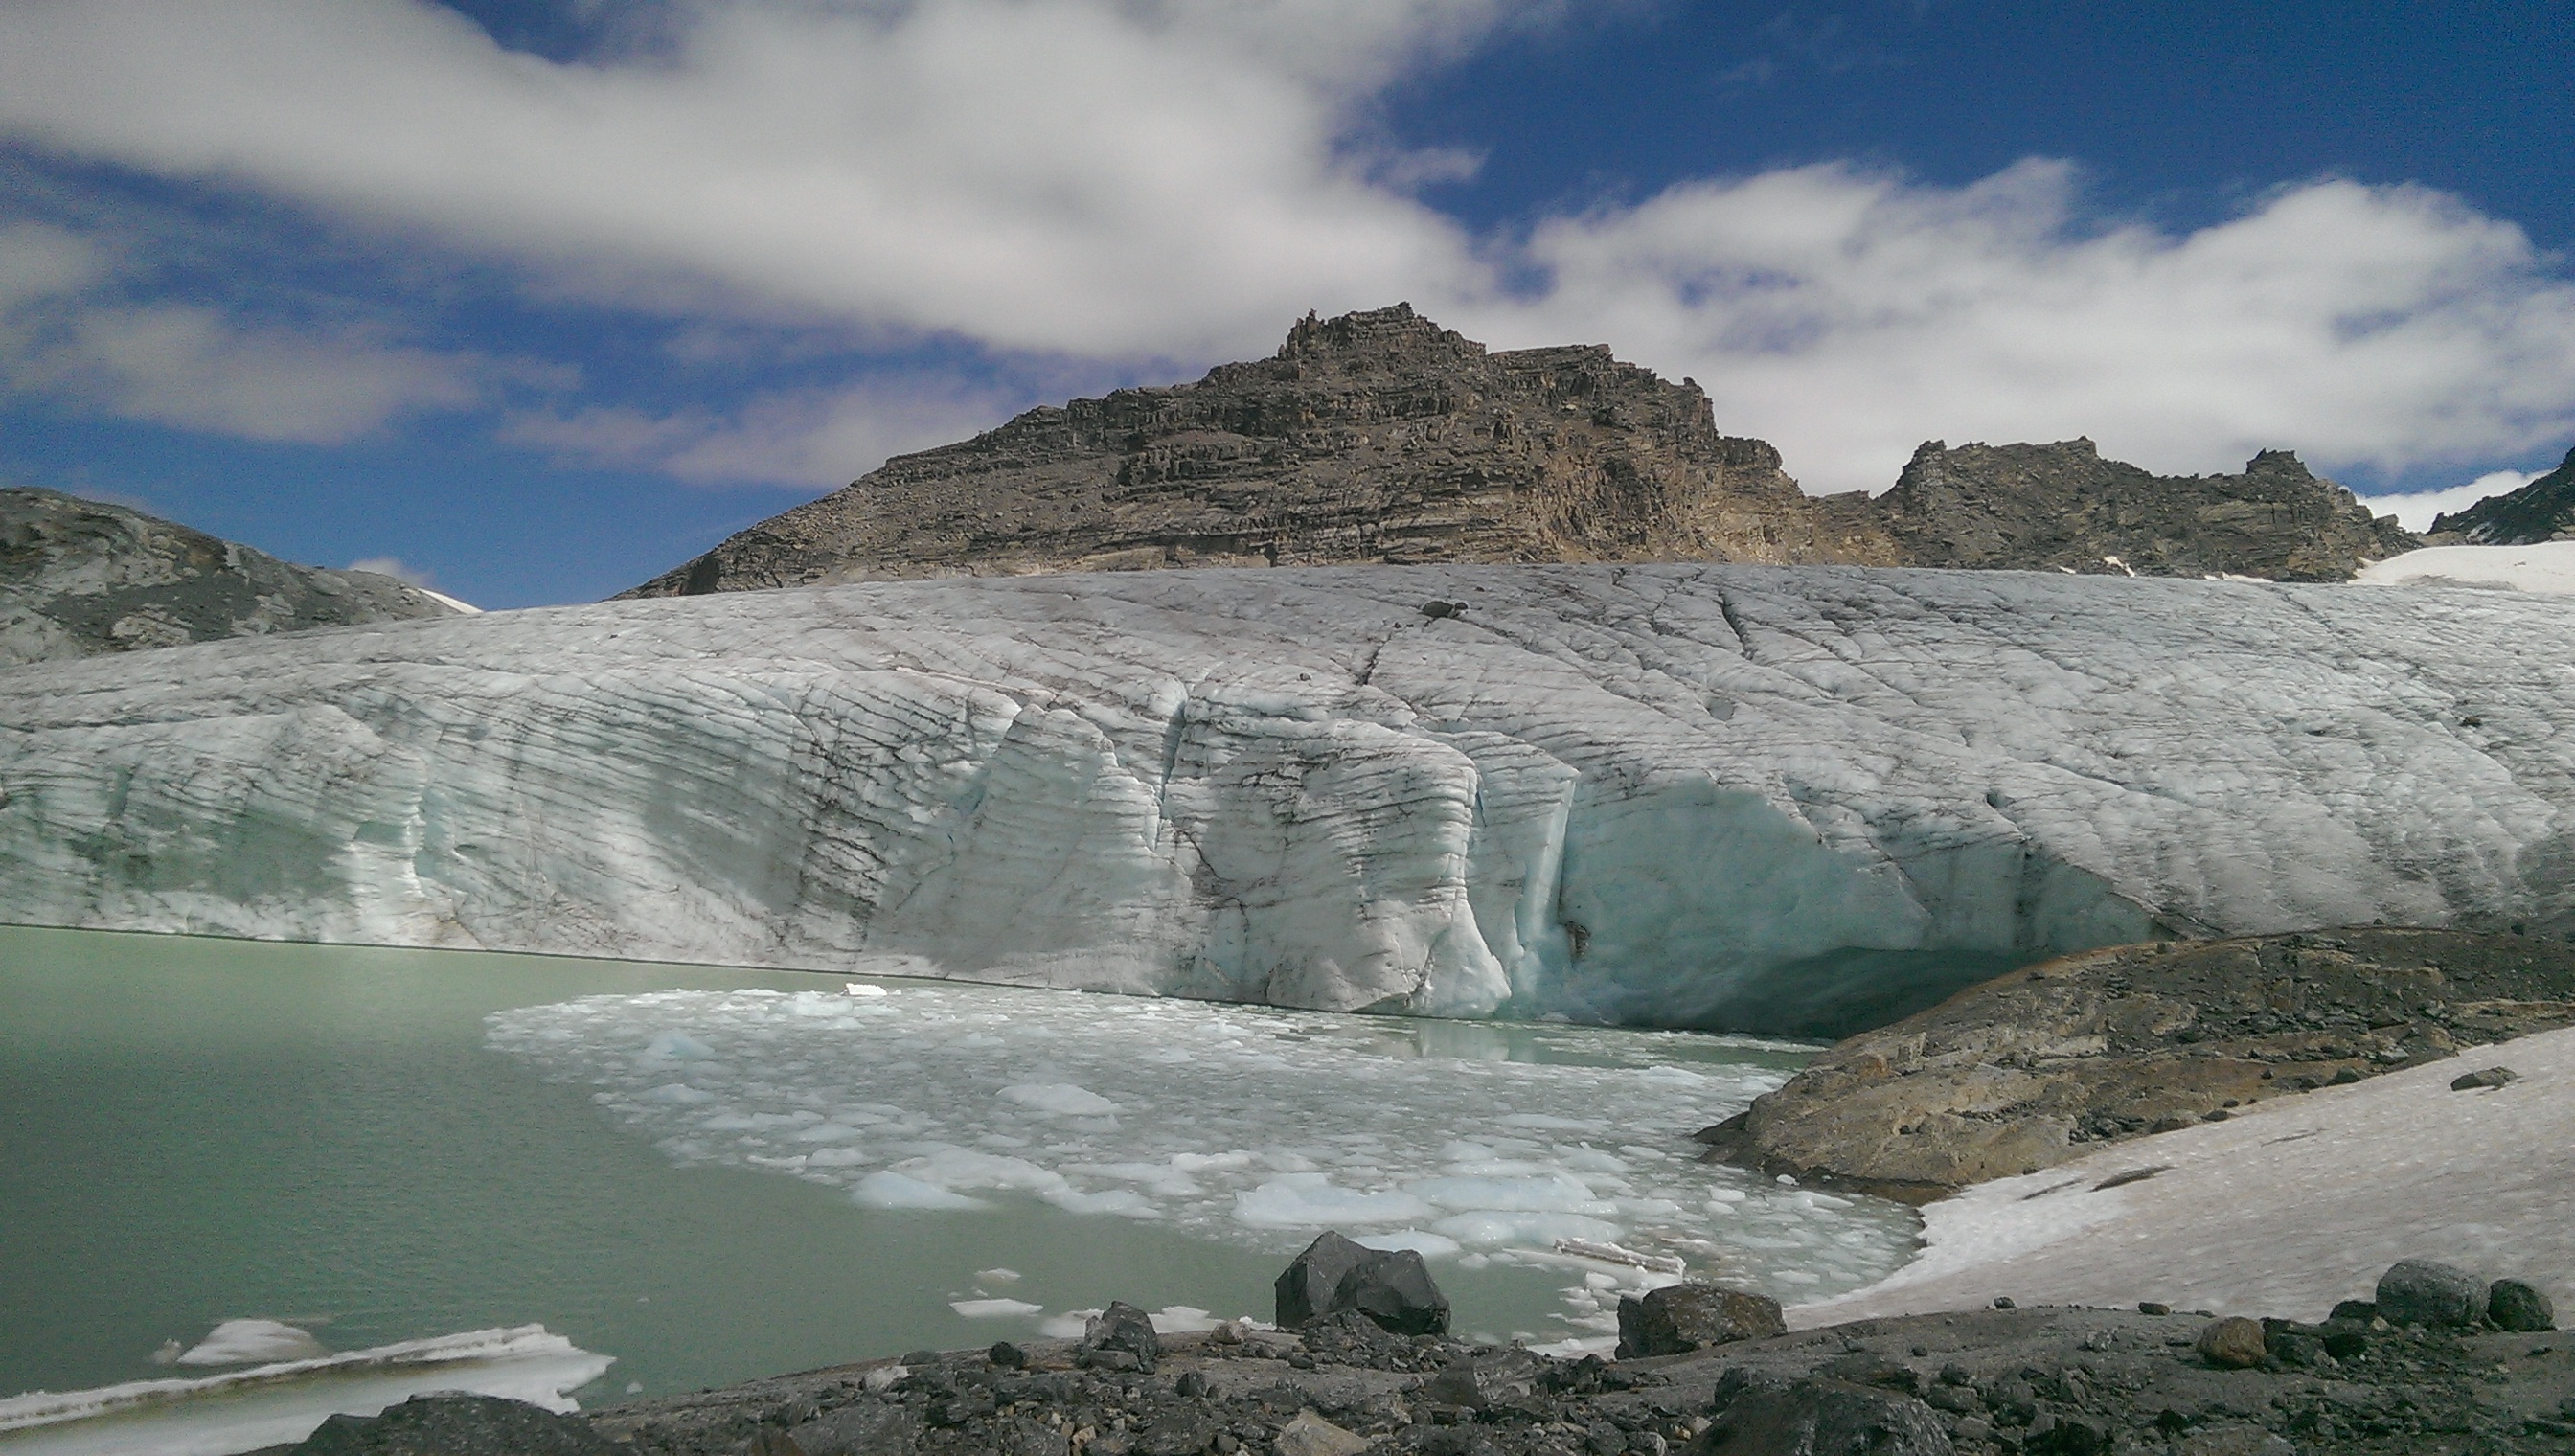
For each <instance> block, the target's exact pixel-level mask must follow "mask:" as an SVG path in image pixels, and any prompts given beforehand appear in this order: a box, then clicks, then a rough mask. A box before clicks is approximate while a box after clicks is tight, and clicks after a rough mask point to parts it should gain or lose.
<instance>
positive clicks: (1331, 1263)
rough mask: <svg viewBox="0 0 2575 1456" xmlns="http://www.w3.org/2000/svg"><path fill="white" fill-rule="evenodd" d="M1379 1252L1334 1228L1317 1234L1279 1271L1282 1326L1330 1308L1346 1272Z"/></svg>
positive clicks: (1290, 1326)
mask: <svg viewBox="0 0 2575 1456" xmlns="http://www.w3.org/2000/svg"><path fill="white" fill-rule="evenodd" d="M1375 1254H1376V1250H1374V1249H1371V1248H1366V1247H1363V1246H1361V1245H1359V1244H1356V1243H1353V1242H1351V1241H1350V1240H1349V1239H1346V1238H1343V1237H1342V1236H1341V1235H1340V1234H1339V1233H1337V1232H1335V1231H1334V1230H1331V1229H1325V1230H1324V1231H1323V1232H1321V1233H1320V1234H1317V1235H1315V1237H1314V1241H1313V1242H1312V1243H1309V1244H1307V1245H1305V1251H1304V1252H1303V1253H1300V1254H1298V1255H1297V1256H1296V1257H1295V1258H1294V1259H1292V1260H1290V1261H1289V1262H1288V1264H1287V1268H1285V1269H1283V1270H1281V1271H1280V1272H1279V1278H1278V1280H1277V1282H1276V1283H1275V1284H1274V1286H1273V1293H1274V1294H1275V1295H1276V1298H1277V1306H1278V1325H1279V1327H1280V1328H1281V1329H1283V1330H1292V1329H1294V1328H1296V1327H1297V1326H1299V1325H1301V1324H1303V1323H1304V1322H1305V1321H1307V1320H1309V1319H1312V1318H1313V1317H1314V1316H1316V1315H1318V1314H1321V1313H1323V1312H1324V1311H1326V1310H1328V1309H1330V1308H1331V1307H1332V1296H1333V1295H1334V1294H1336V1293H1338V1292H1339V1291H1340V1287H1341V1278H1342V1276H1343V1275H1346V1274H1348V1273H1349V1272H1350V1271H1351V1270H1353V1269H1356V1268H1357V1267H1358V1266H1359V1265H1361V1264H1364V1263H1366V1262H1367V1261H1368V1260H1369V1259H1370V1258H1372V1257H1374V1256H1375Z"/></svg>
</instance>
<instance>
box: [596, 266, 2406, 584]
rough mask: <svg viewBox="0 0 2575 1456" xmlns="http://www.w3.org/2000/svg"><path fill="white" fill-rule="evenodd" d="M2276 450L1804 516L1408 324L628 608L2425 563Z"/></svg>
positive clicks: (1216, 383) (881, 494) (1201, 391)
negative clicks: (1275, 585) (1683, 569)
mask: <svg viewBox="0 0 2575 1456" xmlns="http://www.w3.org/2000/svg"><path fill="white" fill-rule="evenodd" d="M2418 544H2419V543H2417V542H2416V541H2415V540H2414V538H2412V537H2411V536H2408V535H2406V534H2405V533H2404V532H2403V531H2401V530H2399V529H2398V528H2397V527H2396V524H2395V522H2394V520H2393V519H2392V518H2391V519H2387V520H2380V521H2373V520H2372V519H2371V517H2370V515H2369V513H2368V511H2367V510H2365V509H2363V508H2362V507H2361V506H2360V505H2359V504H2358V503H2356V502H2355V501H2354V500H2353V499H2352V496H2351V494H2350V493H2349V492H2347V491H2345V490H2343V489H2342V488H2341V487H2339V486H2336V485H2334V484H2333V483H2332V482H2330V481H2322V480H2318V479H2316V478H2315V477H2314V476H2312V475H2309V474H2308V473H2307V470H2306V467H2304V466H2302V465H2300V464H2299V463H2298V461H2297V459H2296V457H2294V456H2291V455H2288V454H2285V453H2280V452H2270V453H2265V454H2263V455H2260V456H2256V457H2255V458H2254V460H2253V462H2252V464H2251V465H2249V466H2247V467H2246V469H2245V471H2244V473H2243V474H2242V475H2235V476H2194V477H2165V476H2154V475H2149V474H2147V473H2146V472H2145V471H2142V470H2139V469H2138V468H2136V467H2135V466H2130V465H2122V464H2120V463H2118V462H2117V461H2105V460H2103V459H2101V458H2100V455H2099V453H2098V452H2096V451H2095V450H2094V449H2093V447H2092V443H2091V442H2090V441H2088V440H2075V441H2067V442H2064V443H2061V444H2056V445H2004V446H1983V445H1967V446H1961V447H1959V448H1958V449H1956V450H1950V449H1947V448H1946V447H1944V446H1942V445H1940V444H1939V443H1937V442H1934V443H1932V444H1929V445H1925V446H1924V447H1923V448H1922V449H1921V451H1920V452H1919V453H1917V454H1916V455H1915V456H1914V459H1913V463H1912V464H1911V465H1910V466H1908V467H1907V468H1906V469H1905V472H1904V475H1903V478H1902V480H1901V481H1900V482H1899V483H1898V484H1897V486H1896V488H1895V490H1894V491H1892V492H1890V493H1889V494H1887V495H1886V496H1884V497H1881V498H1879V499H1878V500H1876V501H1871V500H1869V499H1868V498H1867V497H1866V496H1865V495H1863V494H1861V493H1858V492H1853V493H1850V494H1848V495H1841V496H1824V497H1810V496H1808V495H1806V494H1805V493H1804V492H1803V491H1801V490H1799V489H1798V487H1797V483H1796V482H1795V481H1793V480H1791V479H1789V477H1788V476H1787V475H1786V474H1785V473H1783V472H1782V470H1781V469H1780V461H1779V453H1778V452H1777V451H1775V450H1773V449H1771V448H1770V447H1769V446H1768V445H1766V444H1764V443H1762V442H1761V441H1758V440H1749V439H1742V438H1739V437H1733V436H1727V435H1722V434H1720V433H1718V431H1717V428H1716V422H1715V419H1714V417H1713V415H1712V414H1711V412H1710V410H1709V406H1708V400H1707V396H1706V395H1705V394H1703V393H1701V392H1700V390H1699V388H1698V386H1697V385H1696V384H1694V383H1692V382H1691V381H1688V380H1683V381H1681V382H1680V383H1679V384H1671V383H1669V382H1667V381H1664V380H1661V379H1658V378H1656V377H1655V376H1654V375H1653V373H1652V372H1650V371H1648V370H1644V369H1639V368H1637V367H1636V366H1634V365H1629V364H1621V363H1619V362H1618V361H1617V360H1615V359H1613V358H1611V357H1610V354H1609V351H1608V349H1607V348H1606V347H1605V346H1600V345H1587V346H1586V345H1567V346H1563V347H1560V348H1550V349H1522V350H1514V351H1509V352H1505V353H1498V354H1496V353H1487V352H1486V351H1485V349H1484V346H1482V345H1480V344H1477V343H1474V342H1473V341H1471V340H1468V339H1464V338H1461V337H1459V336H1458V335H1457V334H1455V333H1453V332H1451V331H1449V330H1446V329H1442V328H1440V327H1439V326H1438V325H1436V324H1433V323H1431V322H1430V321H1429V320H1427V319H1423V318H1421V317H1420V316H1418V315H1416V314H1414V313H1413V311H1412V310H1411V308H1410V307H1409V306H1406V305H1402V304H1398V305H1396V306H1394V307H1393V308H1389V309H1379V310H1376V311H1374V312H1371V313H1360V314H1347V315H1344V316H1342V317H1340V318H1337V319H1329V320H1319V319H1315V318H1311V317H1308V318H1307V319H1305V320H1304V321H1303V322H1302V323H1299V324H1297V325H1296V326H1295V327H1294V328H1293V329H1292V330H1290V331H1289V333H1288V336H1287V343H1286V344H1285V345H1284V346H1282V347H1281V349H1280V351H1279V353H1278V354H1277V356H1275V357H1274V358H1271V359H1268V360H1263V361H1260V362H1258V363H1251V364H1228V365H1223V366H1221V367H1219V368H1217V369H1214V370H1211V371H1209V372H1208V375H1207V377H1206V378H1204V379H1202V380H1200V381H1198V382H1197V383H1195V384H1187V385H1177V386H1173V387H1170V388H1165V389H1131V390H1120V391H1118V392H1116V393H1114V394H1112V395H1110V396H1108V397H1107V398H1105V399H1098V400H1075V401H1074V402H1072V403H1071V404H1070V405H1067V406H1065V407H1063V408H1061V409H1054V408H1049V409H1040V410H1031V411H1029V412H1028V413H1027V414H1024V415H1022V416H1020V417H1019V418H1018V419H1016V420H1013V421H1011V422H1010V423H1009V424H1007V425H1004V426H1002V427H1001V428H1000V429H998V430H993V431H989V432H987V433H985V434H983V435H979V436H977V437H975V438H974V439H972V440H969V441H965V442H963V443H961V444H957V445H950V446H945V447H942V448H940V449H938V450H932V451H926V452H924V453H922V454H919V455H908V456H902V457H898V458H897V459H894V460H891V461H888V462H887V463H886V464H885V466H884V468H882V469H880V470H877V471H875V472H873V473H871V474H869V475H868V476H866V477H863V478H862V479H860V480H859V481H858V482H856V483H855V484H853V485H851V486H850V487H848V488H847V489H845V490H842V491H839V492H836V493H834V494H833V495H830V496H827V497H825V498H824V499H822V500H820V501H815V502H812V503H810V504H808V505H805V506H800V507H798V508H796V509H795V510H793V511H789V512H787V513H785V514H784V515H781V516H777V517H773V518H772V519H770V520H768V521H764V522H762V523H761V524H759V525H757V526H754V527H752V528H751V529H749V530H747V531H744V532H742V533H740V534H739V535H736V536H734V537H732V538H731V539H729V540H727V541H725V542H724V543H723V544H721V545H719V546H718V547H716V548H715V550H713V551H710V552H708V553H707V554H706V555H704V556H702V557H699V558H698V559H697V560H695V561H692V562H690V563H688V564H687V565H685V566H682V567H680V568H678V569H676V570H674V571H671V572H667V573H665V574H663V575H662V576H659V577H656V578H654V579H653V580H652V581H650V582H647V583H645V584H644V585H643V586H641V587H638V588H636V589H635V590H634V591H633V592H631V593H629V594H627V595H629V596H637V597H672V596H693V595H698V594H702V593H707V592H736V591H752V590H758V589H762V588H770V587H799V586H814V585H823V584H831V583H840V582H857V581H872V580H884V579H898V578H917V577H953V576H1007V575H1016V574H1021V573H1028V572H1066V571H1138V570H1147V569H1152V568H1161V567H1195V566H1218V567H1225V566H1323V565H1336V564H1343V563H1385V564H1396V565H1400V564H1420V563H1430V562H1460V563H1463V562H1755V563H1769V564H1774V565H1795V564H1802V563H1825V564H1830V563H1840V564H1851V565H1861V566H1917V567H1976V568H2019V569H2025V570H2049V569H2063V570H2067V571H2075V572H2090V573H2104V572H2106V573H2116V572H2119V571H2121V570H2123V569H2124V570H2126V571H2128V572H2129V573H2130V574H2132V575H2133V574H2143V575H2147V576H2189V577H2197V576H2210V575H2220V574H2233V575H2237V576H2255V577H2265V578H2269V579H2273V580H2278V581H2341V580H2343V579H2345V578H2347V577H2349V576H2350V575H2351V574H2352V572H2353V570H2354V569H2355V568H2356V567H2357V566H2358V565H2359V564H2360V563H2361V562H2362V561H2363V560H2366V559H2374V558H2378V557H2384V556H2388V555H2391V554H2393V553H2395V552H2399V551H2404V550H2407V549H2410V548H2411V547H2413V546H2415V545H2418Z"/></svg>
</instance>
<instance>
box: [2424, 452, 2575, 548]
mask: <svg viewBox="0 0 2575 1456" xmlns="http://www.w3.org/2000/svg"><path fill="white" fill-rule="evenodd" d="M2429 534H2430V537H2431V540H2432V542H2433V544H2435V545H2440V546H2532V545H2536V544H2537V543H2539V542H2543V541H2568V540H2575V450H2569V451H2567V452H2566V459H2565V460H2564V461H2562V462H2561V463H2559V465H2558V467H2557V469H2555V470H2553V471H2550V472H2549V473H2548V474H2546V475H2544V476H2541V477H2540V478H2539V479H2537V480H2535V481H2532V482H2531V483H2530V484H2528V485H2526V486H2523V487H2522V488H2521V489H2520V490H2517V491H2512V492H2508V493H2507V494H2504V495H2501V496H2488V497H2487V498H2485V499H2484V500H2482V501H2479V502H2478V503H2476V504H2475V505H2473V506H2470V507H2469V508H2468V509H2466V510H2465V511H2460V512H2457V513H2455V514H2452V515H2444V516H2436V517H2434V518H2432V530H2431V532H2430V533H2429Z"/></svg>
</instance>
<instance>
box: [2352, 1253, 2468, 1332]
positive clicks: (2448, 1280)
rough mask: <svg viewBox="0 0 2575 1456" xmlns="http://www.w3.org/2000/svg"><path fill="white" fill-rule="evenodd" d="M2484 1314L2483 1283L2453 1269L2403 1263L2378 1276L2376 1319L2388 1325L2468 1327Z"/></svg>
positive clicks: (2429, 1261) (2419, 1261)
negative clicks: (2384, 1321)
mask: <svg viewBox="0 0 2575 1456" xmlns="http://www.w3.org/2000/svg"><path fill="white" fill-rule="evenodd" d="M2485 1314H2486V1284H2485V1281H2484V1280H2483V1279H2480V1278H2478V1277H2477V1276H2476V1275H2474V1274H2471V1273H2469V1272H2468V1271H2467V1270H2465V1269H2461V1268H2458V1267H2456V1266H2454V1265H2450V1264H2444V1263H2440V1262H2438V1261H2436V1260H2433V1259H2404V1260H2400V1261H2398V1262H2397V1263H2395V1264H2393V1265H2391V1266H2390V1267H2389V1268H2388V1270H2387V1272H2386V1273H2384V1274H2381V1275H2379V1276H2378V1317H2379V1318H2381V1319H2383V1320H2386V1321H2387V1322H2388V1323H2389V1324H2431V1325H2471V1324H2475V1323H2476V1322H2477V1321H2478V1320H2481V1319H2483V1318H2485Z"/></svg>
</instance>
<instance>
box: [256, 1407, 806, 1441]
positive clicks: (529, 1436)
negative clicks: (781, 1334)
mask: <svg viewBox="0 0 2575 1456" xmlns="http://www.w3.org/2000/svg"><path fill="white" fill-rule="evenodd" d="M286 1449H287V1450H290V1451H292V1452H294V1453H296V1456H618V1447H617V1446H616V1445H615V1444H613V1443H611V1442H610V1441H608V1440H607V1439H606V1438H604V1437H602V1436H601V1435H600V1434H599V1433H598V1432H596V1431H594V1430H592V1429H591V1428H590V1423H589V1422H588V1421H585V1420H583V1419H582V1418H581V1417H579V1416H569V1415H557V1414H555V1413H554V1412H553V1411H550V1410H547V1409H546V1408H545V1407H543V1406H536V1405H530V1404H528V1403H527V1402H526V1401H524V1400H504V1399H502V1398H501V1397H499V1396H494V1395H462V1394H448V1395H416V1396H413V1397H412V1398H411V1399H409V1400H407V1401H404V1402H403V1403H402V1404H400V1405H396V1406H388V1407H386V1409H385V1410H384V1411H383V1412H381V1413H380V1414H377V1415H372V1416H352V1415H335V1416H333V1417H331V1418H330V1419H329V1420H326V1421H324V1422H323V1423H322V1424H321V1426H320V1427H318V1428H317V1429H316V1430H315V1431H314V1432H313V1434H312V1435H310V1436H307V1437H305V1438H304V1439H303V1440H302V1441H300V1442H298V1443H297V1444H295V1445H293V1446H290V1447H288V1448H286ZM818 1456H819V1453H818Z"/></svg>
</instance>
